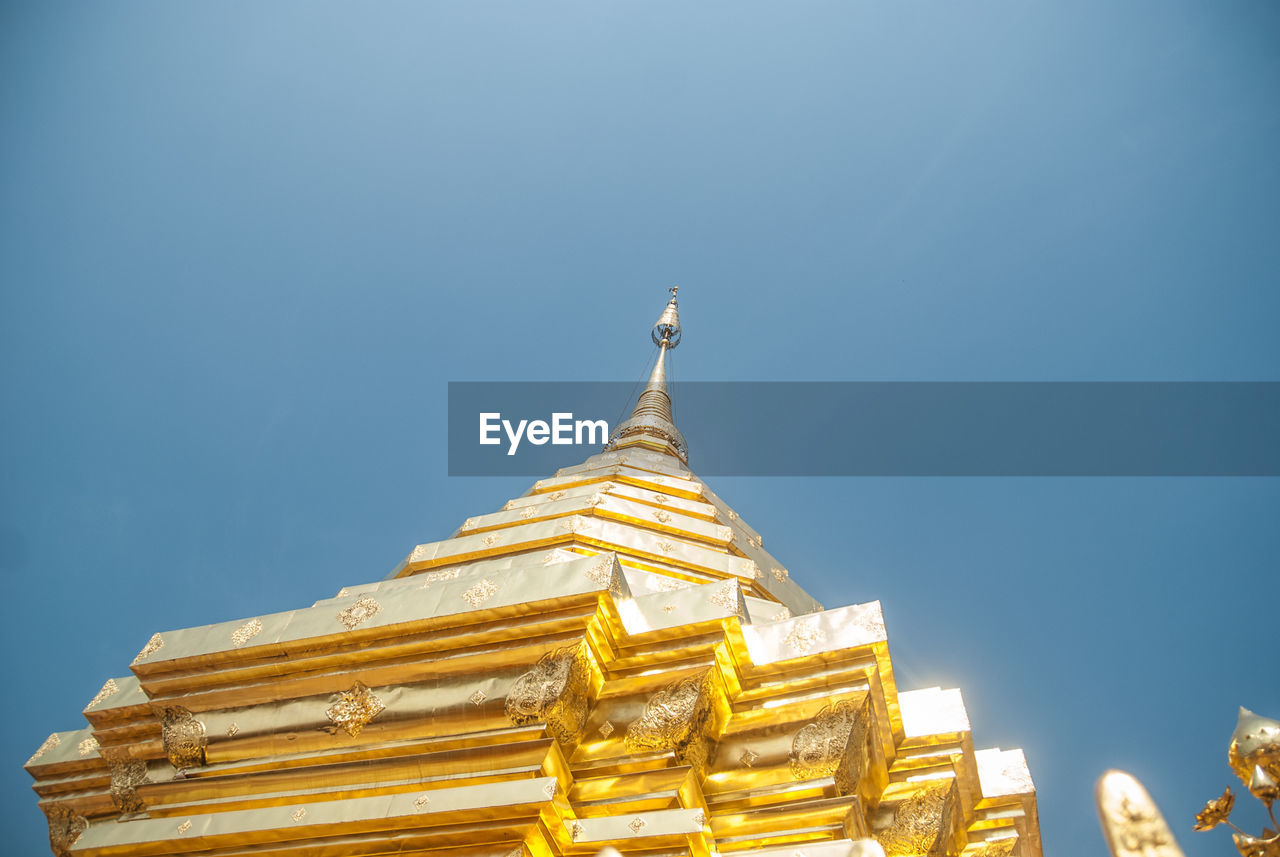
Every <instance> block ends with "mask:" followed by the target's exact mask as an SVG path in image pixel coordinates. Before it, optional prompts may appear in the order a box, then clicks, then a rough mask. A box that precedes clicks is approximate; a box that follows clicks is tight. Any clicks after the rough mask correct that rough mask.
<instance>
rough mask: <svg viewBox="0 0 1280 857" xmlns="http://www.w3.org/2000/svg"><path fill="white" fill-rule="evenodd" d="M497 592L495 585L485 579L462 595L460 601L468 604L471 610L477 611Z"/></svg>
mask: <svg viewBox="0 0 1280 857" xmlns="http://www.w3.org/2000/svg"><path fill="white" fill-rule="evenodd" d="M497 592H498V586H497V584H495V583H494V582H493V581H491V580H489V579H488V578H485V579H484V580H481V581H480V582H479V583H477V584H476V585H475V586H473V587H471V588H470V589H468V590H467V591H466V592H464V593H462V600H463V601H465V602H467V603H468V604H470V605H471V608H472V609H473V610H478V609H479V608H480V606H481V605H483V604H484V603H485V602H486V601H488V600H489V599H490V598H492V597H493V596H494V595H495V594H497Z"/></svg>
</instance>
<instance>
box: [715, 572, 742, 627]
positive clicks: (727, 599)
mask: <svg viewBox="0 0 1280 857" xmlns="http://www.w3.org/2000/svg"><path fill="white" fill-rule="evenodd" d="M711 603H712V604H714V605H716V606H717V607H719V608H721V609H723V610H727V611H729V612H730V613H732V614H733V615H734V616H737V617H739V618H742V617H743V616H744V615H745V614H744V612H743V609H742V599H741V598H739V597H738V581H736V580H727V581H725V582H724V585H722V586H719V587H717V588H716V591H715V592H713V593H712V594H711Z"/></svg>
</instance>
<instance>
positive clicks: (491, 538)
mask: <svg viewBox="0 0 1280 857" xmlns="http://www.w3.org/2000/svg"><path fill="white" fill-rule="evenodd" d="M499 539H501V536H499V535H498V534H497V533H490V534H489V535H487V536H485V537H484V543H485V545H486V546H487V547H493V546H494V545H496V544H497V543H498V541H499Z"/></svg>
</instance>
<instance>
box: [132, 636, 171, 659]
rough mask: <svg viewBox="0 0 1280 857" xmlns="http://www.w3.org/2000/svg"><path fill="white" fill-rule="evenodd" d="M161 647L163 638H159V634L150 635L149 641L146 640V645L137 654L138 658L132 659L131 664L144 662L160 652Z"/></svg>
mask: <svg viewBox="0 0 1280 857" xmlns="http://www.w3.org/2000/svg"><path fill="white" fill-rule="evenodd" d="M163 646H164V637H161V636H160V635H159V634H152V635H151V639H150V640H147V644H146V645H145V646H143V647H142V651H140V652H138V656H137V657H136V658H134V659H133V662H134V663H135V664H136V663H139V662H141V661H145V660H146V659H147V658H149V657H151V656H152V655H154V654H155V653H156V652H158V651H160V649H161V647H163Z"/></svg>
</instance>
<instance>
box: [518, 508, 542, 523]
mask: <svg viewBox="0 0 1280 857" xmlns="http://www.w3.org/2000/svg"><path fill="white" fill-rule="evenodd" d="M536 514H538V510H537V509H535V508H533V507H532V506H525V507H524V509H522V510H521V511H520V517H521V518H524V519H525V520H526V521H527V520H529V519H530V518H532V517H533V516H534V515H536Z"/></svg>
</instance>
